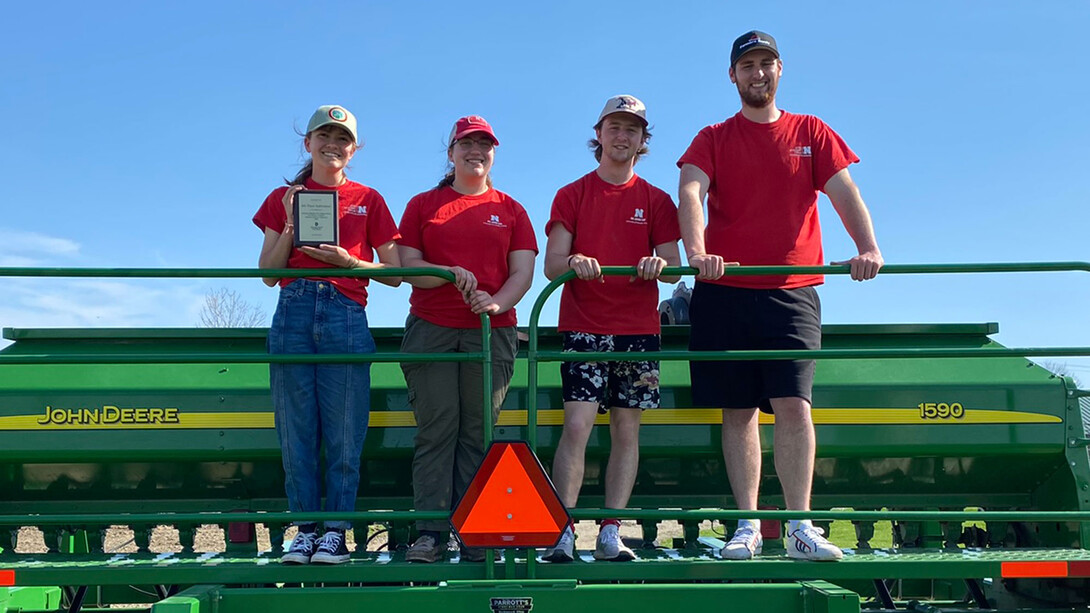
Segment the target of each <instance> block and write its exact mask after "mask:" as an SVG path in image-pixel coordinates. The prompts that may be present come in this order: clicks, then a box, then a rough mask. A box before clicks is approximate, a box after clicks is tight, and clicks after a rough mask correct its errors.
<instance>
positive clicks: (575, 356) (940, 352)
mask: <svg viewBox="0 0 1090 613" xmlns="http://www.w3.org/2000/svg"><path fill="white" fill-rule="evenodd" d="M636 272H637V271H636V268H635V267H634V266H603V267H602V274H603V275H609V276H634V275H635V274H636ZM697 272H698V271H697V270H696V269H695V268H690V267H687V266H676V267H667V268H665V269H664V270H663V271H662V274H663V275H667V276H678V275H680V276H695V275H696V274H697ZM1020 272H1090V262H1030V263H1022V262H1006V263H1004V262H998V263H983V264H889V265H886V266H883V267H882V271H881V273H880V274H881V275H883V276H884V275H891V274H892V275H897V274H954V273H1020ZM850 273H851V268H850V267H849V266H847V265H837V266H728V267H726V268H725V270H724V276H725V277H730V276H739V277H744V276H759V275H790V274H826V275H846V274H850ZM574 279H576V275H575V272H574V271H571V270H569V271H566V272H564V273H563V274H561V275H560V276H558V277H557V278H555V279H553V280H552V281H551V282H550V283H549V284H548V285H546V286H545V289H543V290H541V293H540V294H538V297H537V300H535V301H534V307H533V309H532V310H531V311H530V324H529V336H530V347H529V351H528V352H527V362H528V366H527V370H528V372H527V376H528V379H527V387H528V388H529V392H528V394H527V407H526V409H527V416H526V419H527V426H528V428H529V432H528V439H529V443H530V447H531V448H533V449H537V387H538V372H537V371H538V367H539V366H540V363H541V362H583V361H588V360H609V359H612V358H613V355H614V354H612V353H610V352H579V353H573V352H563V351H540V350H539V349H538V331H539V319H540V318H541V311H542V309H543V308H544V307H545V303H546V302H547V301H548V299H549V297H550V296H552V294H553V293H554V292H555V291H556V290H557V288H559V287H561V286H562V285H564V284H565V283H567V282H568V281H571V280H574ZM640 355H641V356H643V357H646V358H648V359H658V360H687V361H693V360H699V361H717V362H719V361H729V360H813V359H833V360H844V359H860V358H962V357H993V358H995V357H1046V356H1047V357H1070V356H1090V347H1020V348H1011V347H1006V348H970V349H952V348H941V349H810V350H782V349H781V350H760V351H756V350H755V351H739V350H733V351H707V352H703V351H701V352H691V351H649V352H646V353H641V354H640ZM602 517H605V516H604V515H603V516H602Z"/></svg>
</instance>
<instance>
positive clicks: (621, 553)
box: [594, 524, 636, 562]
mask: <svg viewBox="0 0 1090 613" xmlns="http://www.w3.org/2000/svg"><path fill="white" fill-rule="evenodd" d="M594 559H595V560H609V561H611V562H628V561H630V560H635V559H636V554H635V553H634V552H633V551H632V550H631V549H629V548H628V547H626V546H625V544H624V543H623V542H621V534H620V533H619V532H617V526H616V524H607V525H605V526H602V529H601V531H599V532H598V543H597V544H596V545H595V546H594Z"/></svg>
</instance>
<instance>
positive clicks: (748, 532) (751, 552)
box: [719, 524, 764, 560]
mask: <svg viewBox="0 0 1090 613" xmlns="http://www.w3.org/2000/svg"><path fill="white" fill-rule="evenodd" d="M762 547H764V539H763V538H761V529H760V528H758V527H756V526H753V525H750V524H742V525H740V526H739V527H738V529H737V530H735V531H734V536H732V537H731V538H730V542H728V543H727V544H726V545H724V546H723V548H722V549H720V550H719V557H720V558H723V559H724V560H749V559H750V558H752V557H753V556H755V555H759V554H760V553H761V548H762Z"/></svg>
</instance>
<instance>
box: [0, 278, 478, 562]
mask: <svg viewBox="0 0 1090 613" xmlns="http://www.w3.org/2000/svg"><path fill="white" fill-rule="evenodd" d="M420 276H430V277H438V278H440V279H445V280H447V281H450V282H452V283H453V282H454V280H455V277H454V273H452V272H450V271H448V270H444V269H440V268H431V267H414V268H381V269H363V268H353V269H347V268H314V269H299V268H267V269H261V268H256V269H255V268H217V269H207V268H25V267H22V268H20V267H0V277H109V278H164V279H173V278H201V279H221V278H269V277H277V278H294V279H300V278H310V277H362V278H373V277H420ZM225 360H230V361H232V362H237V363H244V364H252V363H270V364H273V363H276V364H280V363H306V364H329V363H338V364H341V363H353V362H413V361H416V362H473V361H480V362H481V366H482V370H483V372H482V377H481V378H482V385H483V390H482V394H483V396H484V409H483V410H484V422H483V423H484V444H485V446H486V447H487V446H488V445H489V444H490V443H491V442H492V325H491V320H490V319H489V317H488V315H486V314H481V351H480V352H475V353H462V354H453V353H443V354H427V353H411V354H410V353H381V354H380V353H373V354H367V355H359V354H332V353H330V354H321V355H314V354H302V355H297V354H291V355H286V354H277V355H272V354H253V353H251V354H241V355H238V354H235V355H230V356H226V355H223V354H215V353H210V352H202V353H192V354H170V355H167V354H146V353H145V354H129V355H124V354H113V355H105V354H86V355H79V356H64V357H54V356H49V355H35V354H29V355H0V364H43V363H51V364H91V363H95V364H137V363H160V364H204V363H219V362H223V361H225ZM372 513H373V512H368V513H363V514H359V516H360V517H369V516H370V515H371V514H372ZM274 515H277V514H263V517H264V518H265V520H266V521H276V520H277V519H274V518H273V516H274ZM279 515H282V516H284V517H279V519H280V520H283V521H293V520H294V519H300V518H304V519H309V518H310V517H311V515H312V514H305V515H304V514H295V515H291V514H279ZM313 515H315V516H317V515H322V516H323V517H324V516H326V515H329V514H313ZM334 515H337V514H334ZM341 515H344V514H341ZM348 515H353V514H348ZM448 516H449V513H447V512H438V511H436V512H426V511H408V512H405V514H398V513H387V514H383V515H382V517H384V518H386V519H387V520H390V521H395V520H397V519H401V518H403V517H405V518H409V519H414V518H415V519H440V518H446V517H448ZM74 517H76V516H68V520H69V522H70V523H71V522H73V521H74V519H73V518H74ZM97 517H99V518H100V520H101V521H111V520H109V519H108V518H109V517H110V516H108V515H107V516H97ZM113 517H114V518H115V519H116V517H117V516H116V515H115V516H113ZM125 517H126V519H127V520H128V521H137V520H134V519H132V517H133V516H125ZM150 517H151V519H148V520H147V521H154V517H155V516H150ZM181 517H182V516H181V515H172V516H171V518H172V520H173V521H195V520H192V519H181ZM338 518H339V517H330V518H329V519H338ZM226 521H232V520H226ZM251 521H252V520H251ZM0 522H2V520H0ZM55 523H62V524H63V523H65V522H63V521H60V522H55ZM77 523H78V522H77ZM488 566H489V576H491V573H492V568H491V564H489V565H488Z"/></svg>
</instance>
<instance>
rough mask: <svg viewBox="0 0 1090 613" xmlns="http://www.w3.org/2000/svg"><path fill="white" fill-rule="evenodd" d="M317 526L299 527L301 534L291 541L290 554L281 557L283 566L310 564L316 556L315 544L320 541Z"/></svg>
mask: <svg viewBox="0 0 1090 613" xmlns="http://www.w3.org/2000/svg"><path fill="white" fill-rule="evenodd" d="M317 529H318V527H317V526H315V525H314V524H309V525H303V526H299V532H298V533H297V534H296V535H295V538H294V539H292V540H291V546H290V547H288V552H287V553H285V554H284V555H283V556H281V557H280V562H281V563H283V564H310V558H311V556H312V555H314V543H315V541H317V540H318V533H317V532H316V530H317Z"/></svg>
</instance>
